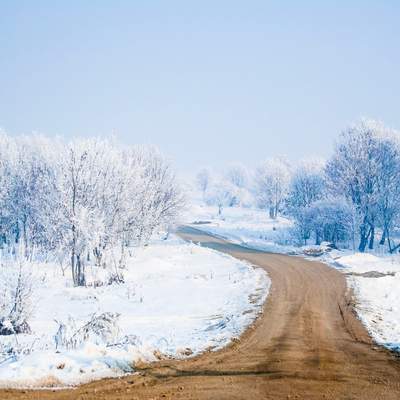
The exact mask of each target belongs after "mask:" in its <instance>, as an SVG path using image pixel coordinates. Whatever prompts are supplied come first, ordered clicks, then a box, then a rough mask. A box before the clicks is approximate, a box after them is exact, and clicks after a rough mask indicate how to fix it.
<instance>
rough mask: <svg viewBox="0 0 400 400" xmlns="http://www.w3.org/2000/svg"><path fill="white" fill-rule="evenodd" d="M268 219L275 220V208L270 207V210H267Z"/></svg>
mask: <svg viewBox="0 0 400 400" xmlns="http://www.w3.org/2000/svg"><path fill="white" fill-rule="evenodd" d="M269 217H270V218H271V219H275V218H276V215H275V207H270V208H269Z"/></svg>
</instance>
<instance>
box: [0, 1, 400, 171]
mask: <svg viewBox="0 0 400 400" xmlns="http://www.w3.org/2000/svg"><path fill="white" fill-rule="evenodd" d="M399 8H400V5H399V4H398V2H395V1H384V2H372V1H353V2H351V3H349V2H344V1H343V2H339V3H338V2H328V1H325V2H320V1H304V2H299V1H288V2H283V3H282V2H271V1H250V2H246V3H243V2H239V1H225V0H223V1H219V2H210V1H205V2H201V3H197V4H196V3H193V2H185V1H170V2H159V1H155V2H129V1H117V2H113V3H112V4H111V3H110V2H106V1H97V2H96V4H93V3H92V2H85V3H84V4H82V3H81V2H77V1H72V2H50V1H39V2H34V3H33V2H18V3H15V2H13V1H7V0H6V1H2V4H1V13H0V43H1V44H0V48H1V74H0V87H1V93H0V126H2V127H3V128H4V129H6V130H7V131H8V132H10V133H12V134H19V133H30V132H32V131H37V132H41V133H45V134H48V135H56V134H60V135H65V136H68V137H71V136H81V135H84V136H89V135H104V136H107V135H110V134H111V133H114V134H115V135H116V136H117V137H118V138H120V140H122V141H123V142H124V143H127V144H132V143H151V144H154V143H155V144H157V145H158V146H159V147H160V148H161V150H163V151H164V152H165V153H166V154H167V156H169V157H171V158H172V159H173V160H174V161H175V162H176V165H177V166H178V167H179V169H180V170H187V168H199V167H201V166H203V165H212V166H217V167H222V166H223V165H225V164H227V163H229V162H233V161H236V160H238V159H240V160H242V161H243V162H245V163H248V164H252V166H255V164H256V162H259V161H261V160H262V159H263V158H265V157H269V156H273V155H276V154H280V155H286V156H288V157H289V158H290V159H291V160H296V159H298V158H303V157H305V156H309V155H322V156H323V157H325V156H327V155H328V154H329V149H328V146H327V144H329V145H331V144H332V143H333V141H334V138H335V136H336V134H337V133H338V132H340V131H341V130H342V129H343V128H344V127H345V126H347V125H348V124H349V123H351V122H352V121H353V120H354V119H357V118H360V117H369V118H374V119H378V120H384V121H386V123H387V124H388V125H389V126H393V127H397V126H399V125H400V118H399V114H398V106H397V104H398V98H397V93H398V92H399V90H400V78H399V74H398V70H399V68H400V51H399V40H398V38H399V35H400V27H399V24H398V16H399Z"/></svg>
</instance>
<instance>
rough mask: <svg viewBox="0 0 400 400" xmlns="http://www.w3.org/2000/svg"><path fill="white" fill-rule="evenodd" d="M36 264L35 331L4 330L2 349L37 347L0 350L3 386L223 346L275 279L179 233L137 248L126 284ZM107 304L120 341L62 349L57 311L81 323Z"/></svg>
mask: <svg viewBox="0 0 400 400" xmlns="http://www.w3.org/2000/svg"><path fill="white" fill-rule="evenodd" d="M128 265H129V264H128ZM33 267H34V268H32V273H33V274H35V279H36V280H38V281H40V282H41V284H40V288H38V289H37V290H36V294H35V312H34V315H33V317H32V319H31V321H30V325H31V328H32V332H33V333H32V334H29V335H25V334H24V335H16V336H0V346H2V348H3V349H4V346H7V344H9V345H13V344H14V345H18V346H20V347H23V348H26V349H33V351H28V352H27V354H23V353H21V354H20V355H19V356H18V357H17V358H16V359H13V358H12V357H11V358H9V359H7V358H4V357H3V360H1V361H0V387H7V388H11V387H12V388H52V389H54V388H55V387H56V388H57V387H69V386H71V387H72V386H74V385H77V384H81V383H85V382H88V381H92V380H96V379H101V378H105V377H117V376H121V375H124V374H126V373H134V371H135V363H136V362H141V361H144V362H151V361H157V360H159V359H160V358H162V357H173V358H182V359H183V358H187V357H192V356H195V355H198V354H200V353H202V352H204V351H207V350H217V349H220V348H222V347H224V346H226V345H228V344H229V343H230V342H231V341H232V339H234V338H238V337H239V336H240V335H241V334H242V333H243V332H244V331H245V330H246V328H247V327H248V326H249V325H251V324H252V323H253V322H254V320H255V319H256V318H257V316H258V315H259V314H260V313H261V312H262V307H263V304H264V302H265V299H266V297H267V295H268V292H269V288H270V279H269V278H268V276H267V274H266V272H265V271H264V270H263V269H261V268H256V267H253V266H251V265H250V264H248V263H246V262H243V261H239V260H237V259H235V258H233V257H231V256H229V255H226V254H223V253H220V252H217V251H215V250H211V249H208V248H203V247H201V246H198V245H194V244H191V243H186V242H184V241H182V240H181V239H178V238H176V237H173V238H171V239H169V240H167V241H159V242H157V243H155V244H153V245H152V246H149V247H147V248H143V249H137V250H135V254H134V255H133V256H132V257H131V258H130V265H129V267H128V268H127V269H126V270H125V271H124V277H125V283H123V284H112V285H107V286H101V287H96V288H94V287H85V288H74V287H72V286H71V285H70V284H69V283H68V282H69V281H70V280H69V279H68V278H69V277H63V276H62V275H61V271H60V270H59V269H57V267H56V266H55V265H49V264H40V265H37V264H35V265H34V266H33ZM68 272H69V271H67V275H68ZM93 279H97V277H96V276H94V277H93ZM102 312H113V313H119V314H120V317H119V320H118V325H119V334H118V337H117V338H115V340H114V343H108V344H107V343H104V342H101V341H100V342H98V341H87V342H85V343H84V344H82V345H81V346H79V347H78V348H76V349H73V350H67V349H61V350H60V351H56V348H55V344H54V335H55V334H56V331H57V324H56V323H55V322H54V320H58V321H67V320H68V317H69V316H70V315H73V317H74V319H75V322H76V325H78V326H82V324H83V323H84V322H87V320H88V319H90V316H91V315H93V314H95V313H96V314H99V313H102ZM127 338H128V339H129V340H127ZM15 340H17V344H16V343H15Z"/></svg>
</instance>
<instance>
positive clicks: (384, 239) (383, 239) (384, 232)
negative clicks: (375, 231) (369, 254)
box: [379, 228, 386, 246]
mask: <svg viewBox="0 0 400 400" xmlns="http://www.w3.org/2000/svg"><path fill="white" fill-rule="evenodd" d="M385 241H386V228H384V229H383V232H382V236H381V240H380V241H379V244H380V245H381V246H383V245H384V244H385Z"/></svg>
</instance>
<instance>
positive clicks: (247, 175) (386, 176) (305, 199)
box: [196, 120, 400, 252]
mask: <svg viewBox="0 0 400 400" xmlns="http://www.w3.org/2000/svg"><path fill="white" fill-rule="evenodd" d="M399 138H400V136H399V134H398V132H396V131H394V130H392V129H389V128H388V127H386V126H385V125H384V124H383V123H381V122H377V121H373V120H361V121H358V122H357V123H355V124H353V125H352V126H350V127H348V128H346V129H345V130H344V131H343V132H342V133H341V135H340V136H339V138H338V140H337V143H336V145H335V147H334V149H333V153H332V155H331V157H329V158H328V159H327V160H322V159H307V160H303V161H301V162H300V163H298V164H297V165H296V166H294V167H293V166H291V165H290V163H289V162H288V160H287V159H285V158H284V157H275V158H271V159H268V160H266V161H264V162H263V163H262V164H261V165H260V166H259V167H258V168H256V169H255V170H250V169H249V168H246V167H245V166H243V165H234V166H231V167H229V168H228V169H227V170H226V172H225V173H224V174H223V175H222V176H219V177H217V178H216V174H215V173H214V172H213V171H211V170H210V169H202V170H201V171H199V173H198V174H197V177H196V181H197V185H198V187H199V188H200V190H201V191H202V193H203V198H204V200H205V201H206V202H207V203H208V204H214V205H217V206H218V208H219V212H220V213H222V209H223V207H226V206H235V205H240V206H252V205H257V206H258V207H260V208H263V209H265V210H266V211H267V212H268V215H269V216H270V218H274V219H275V218H277V217H278V216H279V215H284V216H288V217H290V218H292V219H293V220H294V234H295V238H296V239H297V241H298V242H299V244H307V242H308V240H310V239H312V240H314V241H315V243H316V244H319V243H321V242H322V241H329V242H331V243H333V244H335V245H338V244H340V245H342V246H348V247H354V248H357V249H358V250H359V251H361V252H364V251H365V250H366V249H367V248H368V249H373V248H374V247H375V244H376V242H377V241H378V242H379V244H380V245H387V248H388V250H389V251H390V252H394V251H396V250H397V249H398V248H399V246H400V245H399V244H396V243H395V238H396V234H397V229H398V228H399V226H400V220H399V216H400V140H399Z"/></svg>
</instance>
